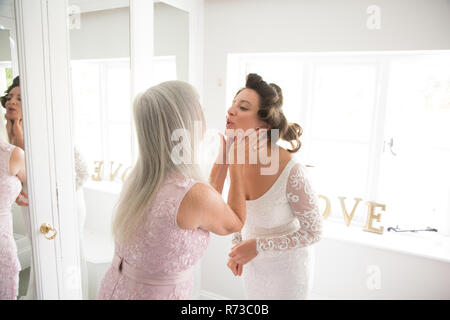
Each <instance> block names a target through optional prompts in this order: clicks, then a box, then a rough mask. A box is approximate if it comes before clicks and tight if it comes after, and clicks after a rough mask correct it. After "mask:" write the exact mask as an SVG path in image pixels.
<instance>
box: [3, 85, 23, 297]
mask: <svg viewBox="0 0 450 320" xmlns="http://www.w3.org/2000/svg"><path fill="white" fill-rule="evenodd" d="M11 91H12V92H11ZM19 95H20V93H19ZM17 99H18V97H17V93H16V92H15V91H14V89H13V90H9V91H7V95H6V96H5V97H2V100H1V102H2V105H3V106H4V107H5V108H7V110H9V109H12V108H15V107H16V106H17ZM8 121H9V120H8ZM17 125H18V123H17V121H16V120H14V126H13V128H14V130H18V129H17ZM4 126H5V125H4V122H3V119H1V120H0V129H1V130H3V129H4ZM25 181H26V173H25V158H24V152H23V150H22V149H21V148H19V147H16V146H14V145H12V144H9V143H7V142H6V141H4V140H3V138H2V139H0V300H15V299H16V298H17V295H18V288H19V272H20V262H19V258H18V256H17V246H16V242H15V240H14V232H13V219H12V214H11V206H12V204H13V203H14V201H15V200H16V199H17V198H18V196H19V194H20V192H21V190H22V183H25ZM24 203H26V202H24Z"/></svg>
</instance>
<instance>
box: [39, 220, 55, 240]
mask: <svg viewBox="0 0 450 320" xmlns="http://www.w3.org/2000/svg"><path fill="white" fill-rule="evenodd" d="M51 232H53V234H52V235H49V233H51ZM41 233H43V234H44V236H45V238H46V239H47V240H52V239H55V237H56V234H57V232H56V229H55V228H53V227H52V226H51V225H49V224H48V223H43V224H42V225H41Z"/></svg>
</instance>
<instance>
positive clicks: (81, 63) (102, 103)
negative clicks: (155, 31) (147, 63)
mask: <svg viewBox="0 0 450 320" xmlns="http://www.w3.org/2000/svg"><path fill="white" fill-rule="evenodd" d="M175 63H176V62H175V57H172V56H170V57H154V71H155V81H156V82H155V83H158V82H162V81H166V80H170V79H176V64H175ZM72 90H73V107H74V119H75V120H74V121H75V144H77V145H78V146H79V147H80V148H81V150H82V152H83V155H84V156H85V158H86V160H87V161H88V162H89V163H90V164H92V165H93V163H94V161H104V164H105V166H106V170H109V165H110V161H114V169H115V168H117V166H118V165H119V163H121V164H122V165H123V167H122V168H126V167H128V166H131V165H132V164H133V163H134V159H136V152H137V151H136V149H135V148H134V146H133V145H134V143H136V142H133V141H135V138H134V136H135V134H134V132H133V126H132V114H131V110H132V109H131V104H132V99H131V96H130V63H129V59H108V60H74V61H72Z"/></svg>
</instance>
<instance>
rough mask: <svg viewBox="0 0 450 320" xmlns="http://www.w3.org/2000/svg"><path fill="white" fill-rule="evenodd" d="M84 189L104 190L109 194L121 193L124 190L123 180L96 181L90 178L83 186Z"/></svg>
mask: <svg viewBox="0 0 450 320" xmlns="http://www.w3.org/2000/svg"><path fill="white" fill-rule="evenodd" d="M83 188H84V189H87V190H93V191H102V192H105V193H109V194H120V191H121V190H122V182H117V181H108V180H101V181H94V180H92V179H89V180H88V181H87V182H86V183H85V184H84V186H83Z"/></svg>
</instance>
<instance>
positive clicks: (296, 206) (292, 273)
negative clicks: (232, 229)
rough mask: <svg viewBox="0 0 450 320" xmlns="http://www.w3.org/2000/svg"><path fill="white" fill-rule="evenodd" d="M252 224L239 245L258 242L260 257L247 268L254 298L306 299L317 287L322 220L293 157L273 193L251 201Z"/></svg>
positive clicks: (249, 294) (245, 276)
mask: <svg viewBox="0 0 450 320" xmlns="http://www.w3.org/2000/svg"><path fill="white" fill-rule="evenodd" d="M246 207H247V220H246V222H245V225H244V228H243V229H242V232H240V233H235V234H233V244H237V243H239V242H240V241H242V240H247V239H256V249H257V251H258V255H257V256H256V257H255V258H254V259H253V260H251V261H250V262H249V263H247V264H245V265H244V268H243V273H242V278H243V280H244V287H245V291H246V295H247V298H248V299H252V300H253V299H257V300H277V299H284V300H297V299H306V298H307V297H308V294H309V292H310V289H311V284H312V281H311V280H312V271H313V258H312V254H313V251H312V246H311V245H312V244H314V243H316V242H317V241H319V240H320V238H321V232H322V217H321V215H320V213H319V207H318V200H317V197H316V195H315V193H314V192H313V190H312V188H311V184H310V182H309V179H308V178H307V175H306V170H305V168H304V167H303V166H302V165H301V164H300V163H298V162H296V161H295V160H294V159H291V160H290V161H289V162H288V164H287V165H286V167H285V168H284V169H283V171H282V173H281V174H280V176H279V177H278V179H277V180H276V181H275V183H274V184H273V185H272V186H271V187H270V189H269V190H268V191H267V192H266V193H264V194H263V195H262V196H261V197H259V198H258V199H256V200H249V201H246Z"/></svg>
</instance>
